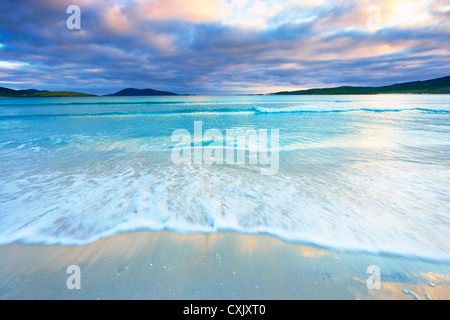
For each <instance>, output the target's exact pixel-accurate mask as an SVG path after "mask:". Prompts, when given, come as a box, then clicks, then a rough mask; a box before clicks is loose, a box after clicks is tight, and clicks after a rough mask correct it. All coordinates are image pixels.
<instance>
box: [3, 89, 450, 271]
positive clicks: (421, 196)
mask: <svg viewBox="0 0 450 320" xmlns="http://www.w3.org/2000/svg"><path fill="white" fill-rule="evenodd" d="M230 132H234V133H236V132H238V133H239V134H238V136H239V137H241V138H242V139H241V140H242V141H243V140H245V139H246V137H247V138H248V137H256V138H257V139H256V140H255V141H256V143H255V141H253V142H254V143H250V140H248V141H247V140H245V141H244V142H242V141H241V142H242V143H238V142H236V143H233V142H230V140H232V139H228V135H227V134H228V133H230ZM245 133H250V134H253V135H249V136H246V135H245ZM255 134H256V135H255ZM236 141H237V140H236ZM264 147H266V148H264ZM230 150H231V151H233V152H234V151H235V153H231V152H230V154H231V155H233V156H234V155H236V158H232V157H228V153H227V152H229V151H230ZM260 151H261V152H260ZM262 151H267V152H262ZM239 152H240V153H239ZM238 153H239V154H240V155H241V156H242V157H241V158H240V161H239V160H237V155H238ZM206 155H209V156H214V157H213V161H207V157H202V156H206ZM196 156H199V157H198V158H195V157H196ZM180 159H181V160H182V161H180ZM232 159H235V161H232ZM210 160H211V159H210ZM221 160H222V161H221ZM269 160H270V161H271V162H268V161H269ZM269 166H271V168H272V170H269V171H270V172H269V173H268V172H267V170H266V171H264V170H262V169H264V168H265V169H267V168H268V167H269ZM136 230H151V231H159V230H170V231H173V232H177V233H183V234H186V233H212V232H230V231H232V232H238V233H245V234H260V233H261V234H269V235H272V236H274V237H278V238H280V239H282V240H283V241H287V242H293V243H304V244H308V245H315V246H319V247H322V248H329V249H335V250H341V251H346V252H347V251H348V252H365V253H373V254H385V255H394V256H400V257H406V258H413V259H419V260H426V261H436V262H443V263H450V95H410V94H385V95H342V96H336V95H333V96H307V95H305V96H278V95H263V96H261V95H254V96H250V95H249V96H164V97H82V98H80V97H77V98H75V97H73V98H72V97H67V98H0V245H5V244H9V243H13V242H19V243H23V244H43V245H62V246H69V245H77V246H78V245H85V244H88V243H91V242H94V241H97V240H99V239H102V238H106V237H110V236H113V235H115V234H118V233H126V232H133V231H136Z"/></svg>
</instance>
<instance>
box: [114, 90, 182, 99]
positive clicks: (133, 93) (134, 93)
mask: <svg viewBox="0 0 450 320" xmlns="http://www.w3.org/2000/svg"><path fill="white" fill-rule="evenodd" d="M143 96H178V94H176V93H173V92H167V91H158V90H153V89H134V88H128V89H123V90H120V91H119V92H116V93H113V94H107V95H105V97H143Z"/></svg>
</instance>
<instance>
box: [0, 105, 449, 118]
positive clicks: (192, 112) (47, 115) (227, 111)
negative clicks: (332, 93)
mask: <svg viewBox="0 0 450 320" xmlns="http://www.w3.org/2000/svg"><path fill="white" fill-rule="evenodd" d="M347 112H375V113H385V112H424V113H436V114H449V113H450V110H444V109H426V108H408V109H369V108H356V109H319V108H312V109H311V108H307V107H306V108H305V106H293V107H284V108H268V107H253V108H248V109H233V108H220V109H210V110H209V109H181V110H155V111H134V112H98V113H45V114H18V115H0V120H11V119H28V118H69V117H70V118H80V117H136V116H153V115H171V114H180V115H202V114H203V115H207V114H217V115H220V114H252V113H254V114H258V113H260V114H265V113H347Z"/></svg>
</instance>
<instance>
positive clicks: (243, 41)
mask: <svg viewBox="0 0 450 320" xmlns="http://www.w3.org/2000/svg"><path fill="white" fill-rule="evenodd" d="M70 5H76V6H78V7H79V8H80V29H69V28H68V27H67V20H68V19H69V20H70V19H71V17H72V18H73V17H74V16H72V13H73V12H72V11H69V13H67V8H68V7H69V6H70ZM70 21H73V20H70ZM448 75H450V2H449V1H448V0H445V1H442V0H417V1H408V0H389V1H387V0H378V1H377V0H359V1H356V0H332V1H328V0H277V1H274V0H255V1H252V0H121V1H120V0H98V1H94V0H16V1H9V0H0V86H2V87H8V88H13V89H29V88H36V89H41V90H44V89H46V90H55V91H59V90H70V91H79V92H85V93H94V94H109V93H113V92H116V91H118V90H120V89H123V88H130V87H133V88H139V89H144V88H152V89H156V90H164V91H171V92H176V93H180V94H186V93H188V94H198V95H201V94H204V95H218V94H246V93H270V92H278V91H285V90H298V89H306V88H318V87H333V86H340V85H356V86H377V85H389V84H393V83H399V82H407V81H415V80H427V79H432V78H438V77H443V76H448Z"/></svg>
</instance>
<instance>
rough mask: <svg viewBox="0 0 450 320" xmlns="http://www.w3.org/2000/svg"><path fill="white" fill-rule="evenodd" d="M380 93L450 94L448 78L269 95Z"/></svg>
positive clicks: (449, 78) (449, 79)
mask: <svg viewBox="0 0 450 320" xmlns="http://www.w3.org/2000/svg"><path fill="white" fill-rule="evenodd" d="M381 93H415V94H421V93H429V94H450V76H447V77H443V78H437V79H432V80H425V81H413V82H405V83H397V84H393V85H389V86H382V87H350V86H344V87H335V88H321V89H308V90H298V91H284V92H277V93H271V94H275V95H304V94H318V95H333V94H381Z"/></svg>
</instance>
